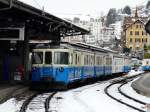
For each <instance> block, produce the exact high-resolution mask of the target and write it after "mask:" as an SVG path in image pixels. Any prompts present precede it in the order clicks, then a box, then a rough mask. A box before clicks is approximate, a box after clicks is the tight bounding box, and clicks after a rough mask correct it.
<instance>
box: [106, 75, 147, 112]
mask: <svg viewBox="0 0 150 112" xmlns="http://www.w3.org/2000/svg"><path fill="white" fill-rule="evenodd" d="M136 77H138V76H135V77H132V78H128V79H131V80H128V79H126V80H120V81H119V80H118V81H115V82H112V83H111V84H109V85H108V86H107V87H106V88H105V89H104V92H105V94H107V95H108V96H109V97H110V98H112V99H114V100H116V101H117V102H119V103H121V104H124V105H126V106H128V107H130V108H132V109H134V110H137V111H140V112H146V111H145V110H144V109H143V108H138V107H137V106H135V105H142V106H143V107H144V106H145V105H146V103H145V102H143V101H140V100H138V99H136V98H133V97H131V96H129V95H127V94H125V93H124V92H123V91H122V90H121V87H122V86H124V85H125V84H127V83H128V82H130V81H132V79H134V78H136ZM120 83H121V84H120ZM119 84H120V85H119ZM116 85H119V86H118V87H117V91H118V93H119V94H120V95H121V96H123V97H124V98H123V99H124V101H123V100H122V99H120V98H118V96H119V94H118V95H117V97H115V96H114V95H112V94H111V93H110V92H109V89H110V88H111V87H112V86H116ZM125 99H127V100H126V101H125ZM127 101H132V102H133V103H132V104H130V103H129V102H127ZM133 104H134V105H133Z"/></svg>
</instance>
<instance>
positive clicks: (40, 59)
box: [32, 52, 43, 64]
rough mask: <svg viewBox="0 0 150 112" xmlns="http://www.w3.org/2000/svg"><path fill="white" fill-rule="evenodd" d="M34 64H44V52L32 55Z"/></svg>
mask: <svg viewBox="0 0 150 112" xmlns="http://www.w3.org/2000/svg"><path fill="white" fill-rule="evenodd" d="M32 63H33V64H43V52H34V53H33V55H32Z"/></svg>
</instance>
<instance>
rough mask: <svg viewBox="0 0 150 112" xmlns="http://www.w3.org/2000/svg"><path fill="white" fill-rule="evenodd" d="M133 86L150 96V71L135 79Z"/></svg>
mask: <svg viewBox="0 0 150 112" xmlns="http://www.w3.org/2000/svg"><path fill="white" fill-rule="evenodd" d="M131 86H132V88H133V89H134V90H135V91H136V92H138V93H139V94H142V95H144V96H147V97H150V73H146V74H144V75H143V76H142V77H141V78H139V79H138V80H136V81H134V82H133V83H132V85H131Z"/></svg>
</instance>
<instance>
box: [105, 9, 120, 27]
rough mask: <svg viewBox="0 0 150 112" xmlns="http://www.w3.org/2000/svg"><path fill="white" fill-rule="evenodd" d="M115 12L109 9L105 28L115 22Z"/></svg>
mask: <svg viewBox="0 0 150 112" xmlns="http://www.w3.org/2000/svg"><path fill="white" fill-rule="evenodd" d="M116 16H117V12H116V9H115V8H111V9H110V10H109V12H108V14H107V19H106V26H109V25H110V24H112V23H115V22H116Z"/></svg>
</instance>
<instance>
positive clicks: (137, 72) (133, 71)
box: [128, 68, 144, 76]
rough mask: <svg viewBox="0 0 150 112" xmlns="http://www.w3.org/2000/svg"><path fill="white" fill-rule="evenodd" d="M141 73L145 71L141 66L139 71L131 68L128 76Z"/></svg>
mask: <svg viewBox="0 0 150 112" xmlns="http://www.w3.org/2000/svg"><path fill="white" fill-rule="evenodd" d="M141 73H144V71H142V70H141V68H139V69H138V70H137V71H135V70H131V71H130V72H129V73H128V76H133V75H138V74H141Z"/></svg>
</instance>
